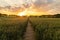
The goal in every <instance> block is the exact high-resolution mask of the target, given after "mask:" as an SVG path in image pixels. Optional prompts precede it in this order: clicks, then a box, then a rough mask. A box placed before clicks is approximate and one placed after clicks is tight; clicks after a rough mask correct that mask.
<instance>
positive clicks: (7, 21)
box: [0, 17, 60, 40]
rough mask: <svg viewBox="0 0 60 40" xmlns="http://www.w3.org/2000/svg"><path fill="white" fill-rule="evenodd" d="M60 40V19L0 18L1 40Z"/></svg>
mask: <svg viewBox="0 0 60 40" xmlns="http://www.w3.org/2000/svg"><path fill="white" fill-rule="evenodd" d="M35 39H36V40H60V18H39V17H29V18H28V17H0V40H35Z"/></svg>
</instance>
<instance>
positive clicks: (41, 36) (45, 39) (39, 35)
mask: <svg viewBox="0 0 60 40" xmlns="http://www.w3.org/2000/svg"><path fill="white" fill-rule="evenodd" d="M30 23H31V24H32V26H33V28H34V31H35V33H36V40H60V18H39V17H31V18H30Z"/></svg>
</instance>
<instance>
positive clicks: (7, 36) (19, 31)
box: [0, 17, 27, 40]
mask: <svg viewBox="0 0 60 40" xmlns="http://www.w3.org/2000/svg"><path fill="white" fill-rule="evenodd" d="M26 27H27V18H26V17H0V40H23V35H24V32H25V29H26Z"/></svg>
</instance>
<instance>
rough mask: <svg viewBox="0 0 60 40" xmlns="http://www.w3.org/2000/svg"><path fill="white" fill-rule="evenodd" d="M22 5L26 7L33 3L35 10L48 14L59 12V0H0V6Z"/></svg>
mask: <svg viewBox="0 0 60 40" xmlns="http://www.w3.org/2000/svg"><path fill="white" fill-rule="evenodd" d="M27 4H28V5H27ZM23 5H26V6H28V8H29V7H30V6H32V5H34V6H35V7H36V8H37V10H40V11H42V12H46V13H49V14H56V13H60V0H0V6H2V7H5V6H20V7H22V6H23ZM24 7H25V6H24ZM32 11H33V10H32Z"/></svg>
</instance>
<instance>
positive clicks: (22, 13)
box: [18, 11, 26, 16]
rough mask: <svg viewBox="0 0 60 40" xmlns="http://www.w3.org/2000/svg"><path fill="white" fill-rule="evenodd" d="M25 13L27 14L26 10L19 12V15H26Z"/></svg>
mask: <svg viewBox="0 0 60 40" xmlns="http://www.w3.org/2000/svg"><path fill="white" fill-rule="evenodd" d="M25 15H26V13H25V11H23V12H20V13H18V16H25Z"/></svg>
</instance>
